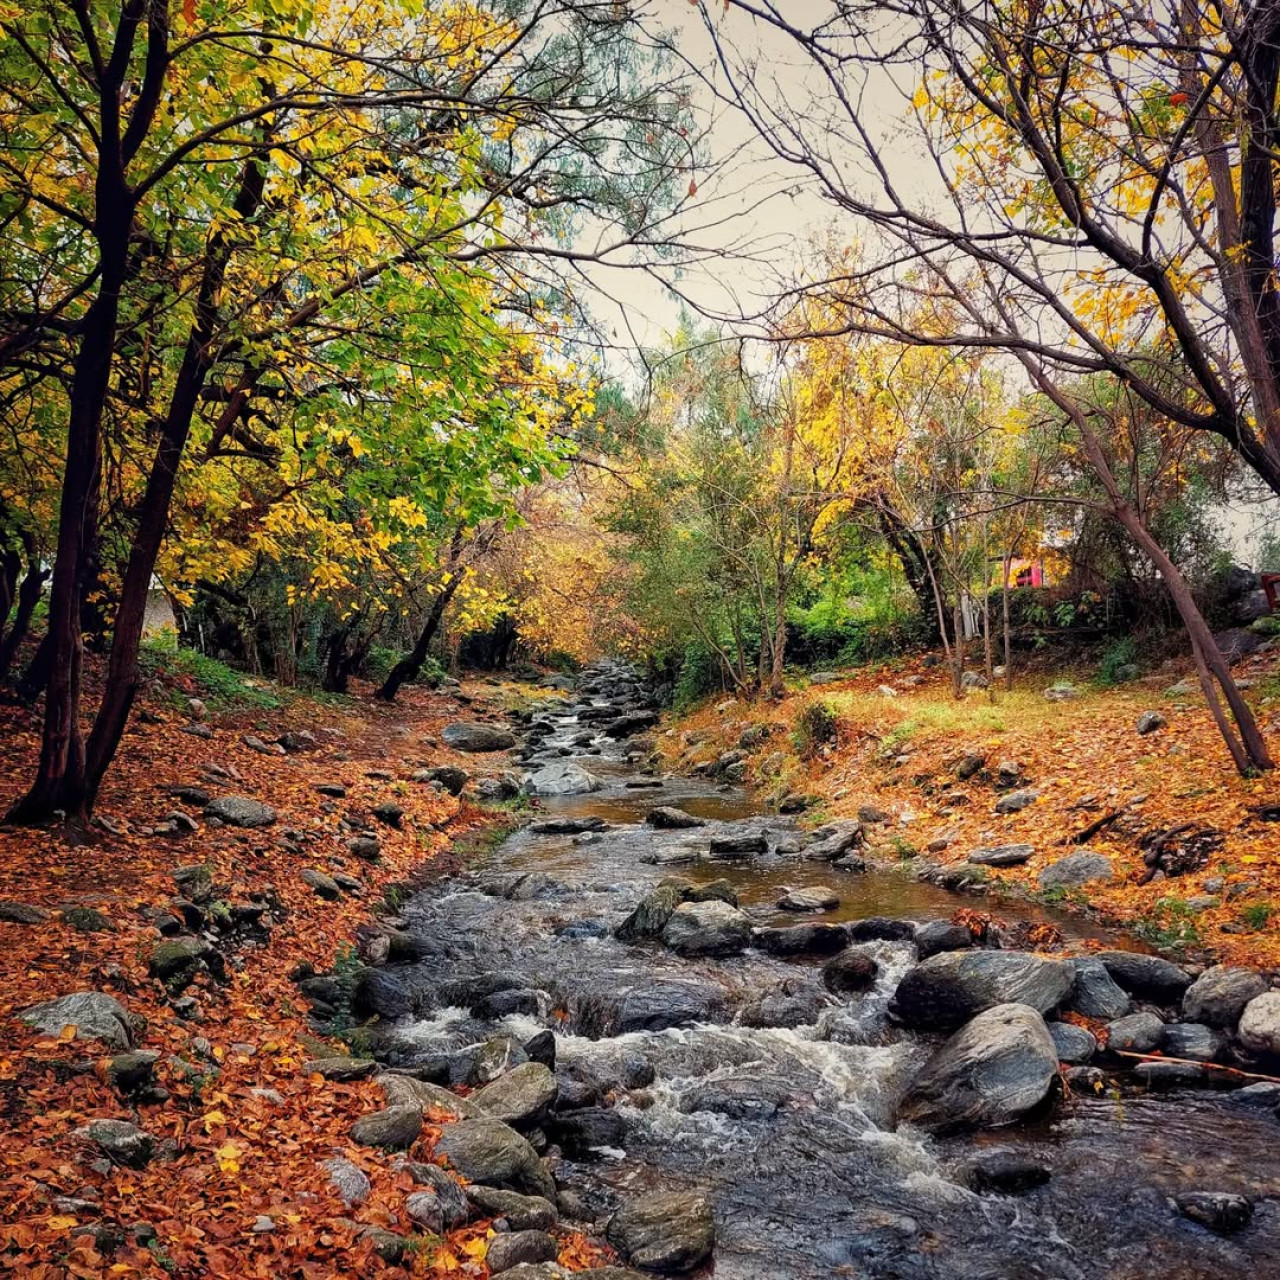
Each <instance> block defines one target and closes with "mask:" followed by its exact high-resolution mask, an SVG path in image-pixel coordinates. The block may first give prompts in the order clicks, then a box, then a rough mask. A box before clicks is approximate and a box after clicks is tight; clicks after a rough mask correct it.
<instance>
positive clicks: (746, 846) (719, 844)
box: [710, 831, 769, 861]
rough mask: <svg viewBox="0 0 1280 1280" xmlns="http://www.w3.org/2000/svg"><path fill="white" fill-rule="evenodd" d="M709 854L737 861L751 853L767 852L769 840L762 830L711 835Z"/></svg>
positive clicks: (725, 859)
mask: <svg viewBox="0 0 1280 1280" xmlns="http://www.w3.org/2000/svg"><path fill="white" fill-rule="evenodd" d="M710 847H711V856H712V857H713V858H720V859H722V860H724V861H737V860H738V859H740V858H749V857H751V856H752V855H753V854H757V853H768V852H769V842H768V840H767V839H766V838H765V834H764V832H763V831H746V832H742V833H741V834H735V835H726V836H712V837H711V846H710Z"/></svg>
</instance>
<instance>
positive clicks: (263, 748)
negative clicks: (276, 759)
mask: <svg viewBox="0 0 1280 1280" xmlns="http://www.w3.org/2000/svg"><path fill="white" fill-rule="evenodd" d="M240 741H241V742H243V743H244V745H245V746H246V747H248V748H249V750H250V751H256V752H257V753H258V754H259V755H262V756H282V755H284V748H283V747H282V746H281V745H280V744H279V743H278V742H263V740H262V739H261V738H259V737H255V735H253V734H252V733H246V734H243V735H242V736H241V738H240Z"/></svg>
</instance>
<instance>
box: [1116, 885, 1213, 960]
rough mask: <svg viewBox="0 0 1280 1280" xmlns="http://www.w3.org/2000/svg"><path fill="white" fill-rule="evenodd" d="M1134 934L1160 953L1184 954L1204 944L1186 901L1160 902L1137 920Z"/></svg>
mask: <svg viewBox="0 0 1280 1280" xmlns="http://www.w3.org/2000/svg"><path fill="white" fill-rule="evenodd" d="M1133 932H1134V933H1135V934H1137V936H1138V937H1139V938H1141V939H1142V940H1143V941H1144V942H1149V943H1150V944H1151V945H1152V946H1153V947H1157V948H1159V949H1160V950H1161V951H1185V950H1186V949H1187V948H1188V947H1198V946H1201V945H1202V944H1203V940H1202V939H1201V937H1200V930H1199V929H1198V928H1197V927H1196V923H1195V912H1194V911H1193V910H1192V909H1191V907H1190V906H1189V905H1188V904H1187V901H1186V899H1185V898H1178V897H1167V898H1158V899H1157V900H1156V901H1155V902H1154V903H1153V904H1152V906H1151V908H1150V909H1149V910H1148V911H1147V912H1146V913H1145V914H1143V915H1142V916H1141V917H1140V918H1139V919H1138V921H1137V923H1136V924H1135V925H1134V926H1133Z"/></svg>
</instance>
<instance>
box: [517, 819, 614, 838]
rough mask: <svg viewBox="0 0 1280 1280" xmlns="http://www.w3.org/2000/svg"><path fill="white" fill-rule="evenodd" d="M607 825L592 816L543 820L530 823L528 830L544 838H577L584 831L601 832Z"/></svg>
mask: <svg viewBox="0 0 1280 1280" xmlns="http://www.w3.org/2000/svg"><path fill="white" fill-rule="evenodd" d="M608 825H609V824H608V823H607V822H606V821H605V820H604V819H603V818H598V817H596V816H594V815H591V816H589V817H584V818H543V819H542V820H541V821H539V822H531V823H530V824H529V830H530V831H535V832H537V833H538V834H539V835H544V836H577V835H581V834H582V833H583V832H584V831H603V830H604V829H605V828H606V827H607V826H608Z"/></svg>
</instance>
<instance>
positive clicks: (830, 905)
mask: <svg viewBox="0 0 1280 1280" xmlns="http://www.w3.org/2000/svg"><path fill="white" fill-rule="evenodd" d="M839 905H840V895H839V894H837V893H836V891H835V890H834V889H830V888H828V887H827V886H826V885H825V884H815V885H807V886H805V887H804V888H800V889H789V890H787V892H786V893H784V894H783V895H782V897H781V898H779V899H778V908H779V910H781V911H834V910H835V909H836V907H838V906H839Z"/></svg>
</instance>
